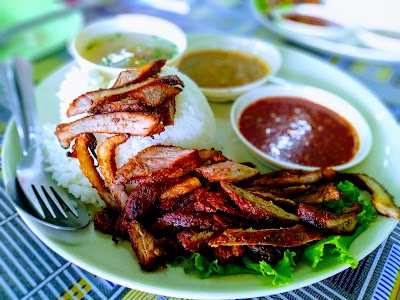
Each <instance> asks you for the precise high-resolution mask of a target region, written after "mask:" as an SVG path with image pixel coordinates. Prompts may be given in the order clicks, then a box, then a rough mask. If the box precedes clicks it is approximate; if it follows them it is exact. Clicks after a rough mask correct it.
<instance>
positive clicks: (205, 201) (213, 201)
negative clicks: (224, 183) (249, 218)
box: [193, 186, 243, 216]
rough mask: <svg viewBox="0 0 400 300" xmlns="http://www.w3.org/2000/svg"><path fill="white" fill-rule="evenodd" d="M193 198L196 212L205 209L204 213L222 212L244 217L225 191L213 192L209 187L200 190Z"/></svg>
mask: <svg viewBox="0 0 400 300" xmlns="http://www.w3.org/2000/svg"><path fill="white" fill-rule="evenodd" d="M193 198H194V199H195V200H196V201H195V202H194V206H195V208H196V210H201V207H203V208H204V207H205V209H204V210H203V211H208V212H216V211H222V212H225V213H228V214H232V215H236V216H243V214H242V212H240V211H238V209H236V208H235V207H234V206H233V205H232V204H233V202H232V201H231V200H230V198H229V196H228V195H227V194H226V193H225V192H224V190H220V191H218V190H217V191H211V190H210V187H209V186H208V187H203V188H199V189H198V190H196V192H194V193H193ZM231 202H232V203H231Z"/></svg>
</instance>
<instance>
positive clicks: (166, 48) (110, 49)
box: [81, 32, 178, 68]
mask: <svg viewBox="0 0 400 300" xmlns="http://www.w3.org/2000/svg"><path fill="white" fill-rule="evenodd" d="M177 51H178V49H177V46H176V45H175V44H173V43H172V42H170V41H168V40H166V39H164V38H161V37H159V36H155V35H149V34H143V33H136V32H128V33H114V34H107V35H102V36H99V37H97V38H95V39H93V40H91V41H90V42H89V43H88V44H87V45H86V46H85V47H84V49H83V51H82V53H81V54H82V56H83V57H84V58H86V59H87V60H89V61H91V62H93V63H96V64H100V65H103V66H109V67H115V68H135V67H138V66H142V65H145V64H147V63H148V62H150V61H153V60H157V59H162V58H164V59H167V60H168V59H171V58H173V57H174V56H175V55H176V53H177Z"/></svg>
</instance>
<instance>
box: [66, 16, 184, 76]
mask: <svg viewBox="0 0 400 300" xmlns="http://www.w3.org/2000/svg"><path fill="white" fill-rule="evenodd" d="M186 46H187V39H186V35H185V33H184V32H183V31H182V30H181V29H180V28H179V27H178V26H177V25H175V24H173V23H171V22H169V21H167V20H164V19H161V18H157V17H153V16H148V15H142V14H123V15H117V16H114V17H110V18H106V19H101V20H98V21H95V22H93V23H91V24H89V25H87V26H86V27H84V28H83V29H82V30H81V31H80V32H79V33H78V34H77V35H76V36H75V38H74V39H73V41H72V43H71V45H70V51H71V54H72V55H73V57H74V58H75V59H76V60H77V62H78V63H79V65H80V66H81V67H82V68H86V69H89V70H91V69H95V70H100V71H102V72H104V73H107V74H110V75H113V76H116V75H118V74H119V72H121V71H122V70H125V69H131V68H137V67H140V66H143V65H145V64H147V63H148V62H150V61H154V60H159V59H166V61H167V65H170V66H175V65H176V64H177V63H178V62H179V59H180V57H181V55H182V53H183V52H184V51H185V49H186Z"/></svg>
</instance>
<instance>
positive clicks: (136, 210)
mask: <svg viewBox="0 0 400 300" xmlns="http://www.w3.org/2000/svg"><path fill="white" fill-rule="evenodd" d="M160 192H161V191H160V189H159V188H158V187H156V186H154V185H144V184H139V185H138V186H136V187H135V188H134V189H133V190H132V192H131V193H130V194H129V198H128V201H127V202H126V206H125V209H124V212H123V214H124V216H125V218H127V219H128V220H132V219H136V218H137V217H139V216H141V215H144V214H145V213H146V212H147V211H148V210H149V208H150V207H151V206H152V205H153V204H154V203H155V202H156V200H157V198H158V196H159V195H160Z"/></svg>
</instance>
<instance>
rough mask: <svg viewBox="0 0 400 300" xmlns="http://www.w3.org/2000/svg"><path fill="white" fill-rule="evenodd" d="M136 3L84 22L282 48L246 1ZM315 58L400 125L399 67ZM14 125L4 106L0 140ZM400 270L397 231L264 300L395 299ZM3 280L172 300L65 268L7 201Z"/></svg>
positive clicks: (20, 294)
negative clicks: (170, 25)
mask: <svg viewBox="0 0 400 300" xmlns="http://www.w3.org/2000/svg"><path fill="white" fill-rule="evenodd" d="M132 2H133V1H129V0H125V1H124V0H122V1H117V2H116V3H115V4H114V5H112V6H108V7H105V8H97V9H94V10H90V11H86V12H85V14H84V16H83V17H84V21H85V22H90V21H92V20H94V19H96V18H98V17H101V16H108V15H113V14H118V13H128V12H131V13H146V14H150V15H154V16H160V17H163V18H166V19H169V20H171V21H173V22H175V23H176V24H178V25H179V26H180V27H181V28H182V29H184V30H185V31H186V32H187V33H199V32H203V33H204V32H208V33H213V32H214V33H229V34H237V35H243V36H253V37H258V38H261V39H267V40H270V41H273V42H275V43H278V44H283V43H285V41H284V40H283V39H282V38H281V37H278V36H275V35H274V34H273V33H271V32H269V31H268V30H267V29H265V28H264V27H263V26H262V25H260V24H259V23H257V22H256V20H255V19H254V18H253V17H252V15H251V11H250V6H249V2H248V1H234V0H230V1H179V0H169V1H151V0H149V1H135V2H134V3H132ZM291 46H293V45H291ZM303 50H304V49H303ZM312 55H316V56H318V57H319V58H320V59H322V60H324V61H326V62H328V63H330V64H332V65H335V66H337V67H338V68H340V69H341V70H343V71H344V72H347V73H349V74H350V75H352V76H353V77H355V78H356V79H358V80H360V81H361V82H362V83H364V84H365V85H366V86H368V87H369V88H370V89H371V90H372V91H373V92H374V93H376V94H377V96H378V97H379V98H380V99H382V101H383V102H384V103H385V104H386V105H387V106H388V108H389V109H390V110H391V112H393V115H394V116H395V117H396V118H397V119H399V118H400V109H399V108H400V64H385V63H371V62H365V61H356V60H351V59H346V58H343V57H340V56H334V55H326V54H320V53H312ZM71 60H72V58H71V56H70V55H69V53H68V52H67V50H66V48H65V47H62V48H60V49H58V50H57V51H56V52H53V53H46V54H45V55H44V57H43V58H41V59H38V60H36V61H34V62H33V63H34V72H35V83H36V84H38V83H40V82H41V80H42V79H43V78H45V77H47V76H48V75H50V74H51V73H52V72H53V71H55V70H56V69H58V68H59V67H61V66H62V65H64V64H65V63H67V62H69V61H71ZM3 105H4V104H3ZM9 117H10V112H9V111H8V110H7V107H1V106H0V120H1V123H0V131H1V133H3V132H4V130H5V127H6V122H7V120H8V119H9ZM399 133H400V129H399ZM1 141H2V134H0V143H1ZM399 155H400V154H399ZM398 196H399V195H396V197H398ZM399 270H400V227H399V226H397V227H396V229H395V230H394V231H393V232H392V234H391V235H390V236H389V238H388V239H387V240H386V241H385V242H384V243H382V244H381V245H380V246H379V247H378V248H377V249H376V250H375V251H374V252H373V253H371V254H370V255H368V256H367V257H366V258H365V259H363V260H362V261H361V262H360V264H359V267H358V268H357V269H355V270H352V269H347V270H345V271H343V272H341V273H339V274H337V275H335V276H332V277H331V278H328V279H326V280H323V281H321V282H318V283H316V284H313V285H310V286H307V287H305V288H302V289H298V290H294V291H291V292H287V293H283V294H279V295H274V296H268V297H265V298H260V299H350V300H351V299H398V294H399V287H400V278H398V277H399ZM0 275H1V277H0V299H143V300H144V299H173V298H170V297H165V296H161V295H152V294H147V293H143V292H140V291H136V290H130V289H127V288H125V287H122V286H118V285H116V284H114V283H112V282H109V281H107V280H104V279H102V278H99V277H97V276H95V275H93V274H91V273H89V272H86V271H85V270H83V269H81V268H79V267H77V266H75V265H74V264H72V263H70V262H68V261H66V260H65V259H63V258H62V257H60V256H59V255H57V254H56V253H54V252H53V251H52V250H50V249H49V248H48V247H47V246H45V245H44V244H43V243H42V242H41V241H40V240H39V239H38V238H37V237H36V236H35V235H34V234H33V233H32V232H31V231H30V229H29V228H28V227H27V226H26V225H25V223H24V222H23V221H22V220H21V218H20V217H19V215H18V214H17V213H16V211H15V210H14V208H13V206H12V204H11V203H9V202H7V201H0Z"/></svg>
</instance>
